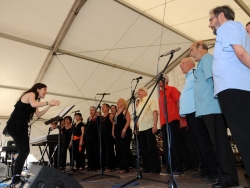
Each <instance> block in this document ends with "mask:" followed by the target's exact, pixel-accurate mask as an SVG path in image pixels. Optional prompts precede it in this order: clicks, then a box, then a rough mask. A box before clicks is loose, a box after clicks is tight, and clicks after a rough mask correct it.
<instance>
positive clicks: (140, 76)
mask: <svg viewBox="0 0 250 188" xmlns="http://www.w3.org/2000/svg"><path fill="white" fill-rule="evenodd" d="M140 79H142V76H140V77H138V78H135V79H133V80H140Z"/></svg>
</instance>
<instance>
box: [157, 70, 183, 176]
mask: <svg viewBox="0 0 250 188" xmlns="http://www.w3.org/2000/svg"><path fill="white" fill-rule="evenodd" d="M163 77H164V78H165V84H163V82H162V81H160V82H159V87H160V96H159V108H160V123H161V132H162V139H163V148H164V155H165V159H166V164H167V168H166V172H163V173H161V175H168V174H169V173H170V169H169V161H168V154H169V152H168V135H167V131H166V126H167V124H168V126H169V129H168V130H169V134H171V136H170V139H171V140H170V144H171V149H170V151H171V164H172V171H173V175H175V176H181V175H184V173H183V168H182V164H181V155H180V154H181V153H180V140H179V125H180V116H179V98H180V92H179V91H178V90H177V89H176V88H175V87H172V86H169V85H168V81H169V79H168V76H167V75H164V76H163ZM164 89H165V93H166V106H167V107H166V108H165V107H164V106H165V105H164ZM166 122H168V123H166Z"/></svg>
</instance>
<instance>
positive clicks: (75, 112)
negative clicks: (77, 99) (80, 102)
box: [71, 110, 80, 113]
mask: <svg viewBox="0 0 250 188" xmlns="http://www.w3.org/2000/svg"><path fill="white" fill-rule="evenodd" d="M76 112H80V110H76V111H73V112H71V113H76Z"/></svg>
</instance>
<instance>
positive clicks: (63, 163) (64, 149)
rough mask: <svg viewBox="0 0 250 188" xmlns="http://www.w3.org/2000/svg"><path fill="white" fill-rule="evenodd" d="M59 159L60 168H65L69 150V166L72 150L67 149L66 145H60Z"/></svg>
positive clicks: (67, 145)
mask: <svg viewBox="0 0 250 188" xmlns="http://www.w3.org/2000/svg"><path fill="white" fill-rule="evenodd" d="M60 150H61V152H60V153H61V158H60V167H62V168H65V167H66V161H67V150H69V158H70V164H71V163H72V159H71V158H72V150H71V148H70V147H69V144H68V143H62V144H61V148H60Z"/></svg>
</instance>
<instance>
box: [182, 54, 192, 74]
mask: <svg viewBox="0 0 250 188" xmlns="http://www.w3.org/2000/svg"><path fill="white" fill-rule="evenodd" d="M194 67H195V63H194V60H193V58H191V57H185V58H183V59H182V60H181V62H180V68H181V70H182V72H183V74H187V73H188V72H189V71H190V70H191V69H193V68H194Z"/></svg>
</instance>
